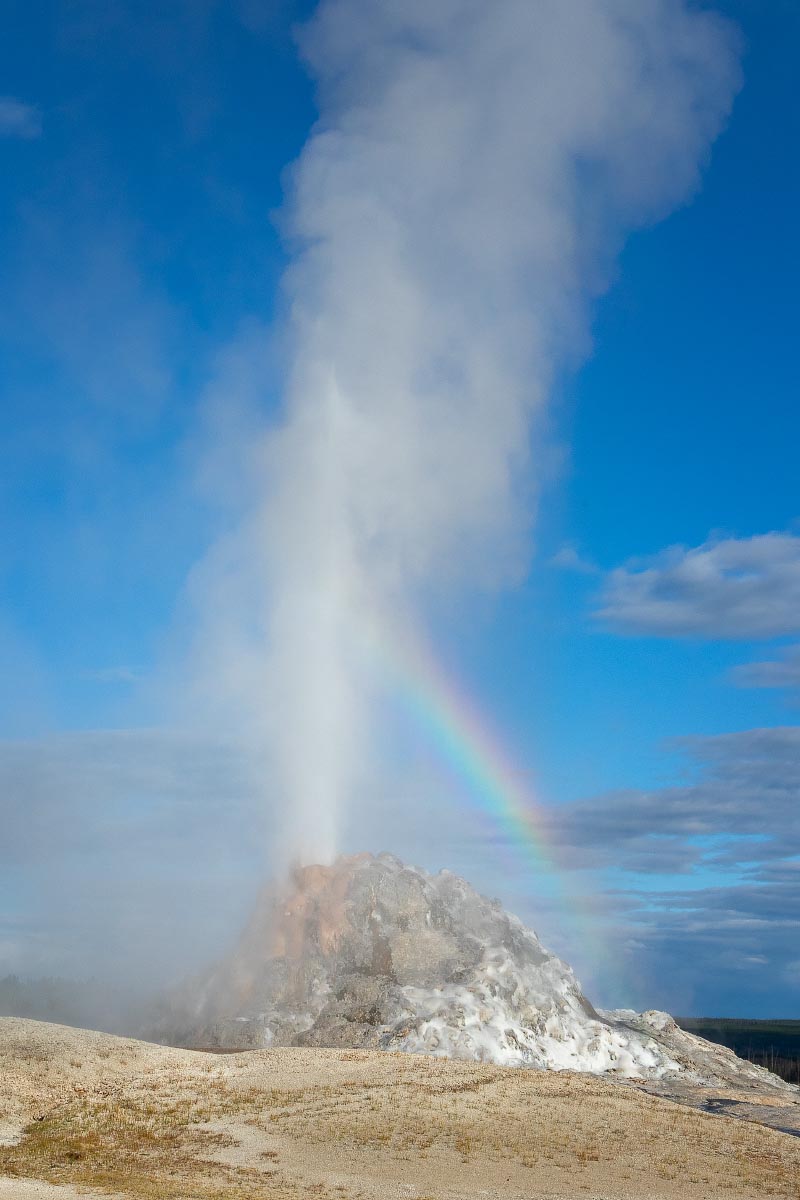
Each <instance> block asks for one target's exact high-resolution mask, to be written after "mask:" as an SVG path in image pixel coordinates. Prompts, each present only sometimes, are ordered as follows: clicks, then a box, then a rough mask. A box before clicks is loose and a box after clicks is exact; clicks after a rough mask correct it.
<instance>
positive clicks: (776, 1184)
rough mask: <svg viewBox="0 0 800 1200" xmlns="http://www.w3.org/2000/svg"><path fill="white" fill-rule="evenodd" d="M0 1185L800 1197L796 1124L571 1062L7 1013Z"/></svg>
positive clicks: (105, 1190) (272, 1195) (276, 1196)
mask: <svg viewBox="0 0 800 1200" xmlns="http://www.w3.org/2000/svg"><path fill="white" fill-rule="evenodd" d="M0 1142H4V1143H5V1144H2V1145H0V1200H73V1198H74V1197H77V1196H79V1195H86V1194H90V1189H91V1190H92V1191H93V1193H94V1194H97V1193H98V1192H99V1193H102V1194H113V1195H115V1196H125V1197H137V1198H145V1200H156V1198H158V1200H162V1198H163V1200H173V1198H174V1200H178V1198H180V1200H234V1198H236V1200H254V1198H255V1197H258V1198H259V1200H261V1198H263V1200H296V1198H299V1197H317V1198H321V1200H350V1198H356V1197H358V1198H362V1200H377V1198H379V1197H380V1198H383V1197H386V1198H387V1200H392V1198H394V1197H398V1198H399V1197H408V1198H416V1200H423V1198H425V1200H434V1198H436V1200H456V1198H458V1200H468V1198H472V1197H479V1196H480V1197H494V1196H498V1197H509V1198H510V1197H514V1198H522V1197H531V1198H533V1197H598V1198H599V1197H602V1198H603V1200H616V1198H617V1197H619V1198H622V1197H636V1198H641V1200H645V1198H647V1200H659V1198H663V1200H677V1198H679V1197H680V1200H694V1198H696V1200H714V1198H716V1197H725V1198H726V1200H728V1198H731V1200H733V1198H735V1197H748V1198H749V1197H761V1196H790V1197H799V1196H800V1139H795V1138H791V1137H787V1136H786V1135H784V1134H780V1133H776V1132H774V1131H772V1130H770V1129H765V1128H763V1127H761V1126H759V1125H754V1124H748V1123H746V1122H744V1121H736V1120H732V1119H730V1118H726V1117H716V1116H709V1115H706V1114H704V1113H700V1112H696V1111H693V1110H692V1109H690V1108H686V1107H683V1106H681V1105H677V1104H674V1103H671V1102H669V1101H667V1100H663V1099H660V1098H658V1097H654V1096H650V1095H647V1094H645V1093H643V1092H642V1091H640V1090H638V1089H635V1088H631V1087H624V1086H617V1085H615V1084H612V1083H608V1082H605V1081H603V1080H598V1079H595V1078H592V1077H588V1076H580V1075H572V1074H549V1073H544V1072H536V1071H524V1070H506V1069H502V1068H497V1067H488V1066H483V1065H480V1064H474V1063H460V1062H448V1061H445V1060H442V1059H433V1058H424V1057H418V1056H411V1055H393V1054H380V1053H364V1052H356V1051H341V1050H294V1049H293V1050H273V1051H269V1050H265V1051H254V1052H251V1053H246V1054H237V1055H228V1056H215V1055H206V1054H199V1053H192V1052H189V1051H179V1050H169V1049H164V1048H162V1047H159V1046H151V1045H148V1044H146V1043H143V1042H134V1041H129V1040H126V1039H120V1038H112V1037H108V1036H105V1035H103V1034H97V1033H88V1032H85V1031H79V1030H72V1029H66V1028H63V1027H61V1026H56V1025H45V1024H41V1023H38V1022H34V1021H17V1020H10V1019H9V1020H0Z"/></svg>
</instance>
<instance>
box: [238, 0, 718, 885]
mask: <svg viewBox="0 0 800 1200" xmlns="http://www.w3.org/2000/svg"><path fill="white" fill-rule="evenodd" d="M301 45H302V49H303V52H304V54H305V56H306V59H307V61H308V63H309V64H310V67H311V69H312V71H313V73H314V75H315V77H316V79H317V81H318V84H319V97H320V113H321V116H320V119H319V122H318V124H317V125H316V126H315V128H314V130H313V131H312V134H311V136H310V138H309V140H308V143H307V145H306V146H305V148H304V150H303V152H302V155H301V156H300V159H299V161H298V162H297V163H296V165H295V167H294V169H293V174H292V176H291V192H290V197H289V200H288V203H287V221H288V229H289V232H290V235H291V237H292V238H293V239H294V240H295V241H296V248H297V252H296V257H295V260H294V264H293V266H292V267H291V269H290V270H289V272H288V275H287V279H286V288H287V293H288V297H289V301H290V310H289V338H290V347H291V358H290V362H291V367H290V371H289V375H288V378H287V383H286V390H285V397H284V399H285V413H284V420H283V423H282V425H281V427H280V428H279V429H277V430H276V431H274V432H273V433H272V434H270V435H269V439H268V446H267V458H266V466H265V472H264V474H265V478H266V479H267V481H268V483H267V485H266V489H265V496H264V497H263V501H264V503H263V508H262V511H261V515H260V517H259V519H258V521H257V522H256V524H257V526H258V534H257V540H256V542H255V543H254V542H253V540H252V539H251V540H250V541H248V549H249V552H250V553H251V554H255V555H257V556H258V558H259V561H260V562H261V563H262V564H263V565H264V568H265V577H266V578H267V579H268V586H267V588H266V591H267V592H268V595H266V596H265V597H264V598H263V608H264V611H265V612H266V613H267V614H268V616H267V623H266V629H265V633H264V642H265V644H267V645H268V647H269V649H268V663H267V665H266V669H265V671H264V675H263V677H262V678H261V679H260V680H259V690H260V692H261V693H262V694H261V695H259V697H258V704H259V711H261V712H264V695H263V693H266V695H267V698H268V704H267V711H266V712H265V715H264V728H265V731H266V733H267V734H268V736H269V739H270V743H271V746H272V752H271V757H272V759H273V762H274V764H275V770H276V771H277V777H276V776H275V775H273V777H272V778H271V780H270V787H271V788H277V790H278V793H279V795H280V797H281V804H282V806H283V807H284V809H285V812H286V814H287V816H286V830H285V837H286V844H285V847H284V850H285V852H286V853H287V854H289V855H290V856H295V857H300V858H302V859H305V860H306V861H309V860H312V861H316V860H320V861H326V860H329V859H330V858H331V855H332V854H333V852H334V850H335V843H336V833H337V822H338V817H339V814H340V812H341V809H342V805H343V804H344V803H345V802H346V800H347V797H348V795H349V794H350V793H351V791H352V789H353V788H354V786H355V782H356V780H355V776H356V773H357V771H358V769H359V764H360V763H361V762H362V761H363V758H364V754H365V749H366V748H367V747H368V746H369V744H370V730H369V729H368V724H369V720H370V713H371V711H372V709H373V704H372V698H371V695H370V684H369V680H370V678H371V673H370V668H369V649H368V646H369V641H370V639H375V638H377V639H381V638H386V637H390V636H391V628H392V627H393V626H395V625H401V626H403V627H404V628H405V629H406V630H408V628H409V627H410V628H411V629H412V630H413V628H414V626H415V625H419V624H421V623H423V621H424V614H425V612H426V611H427V608H426V606H427V605H428V603H429V602H430V599H431V597H432V596H433V595H435V594H436V595H441V594H442V592H443V591H444V590H446V589H448V588H450V589H452V588H459V589H461V588H472V587H475V586H484V585H486V584H492V585H496V584H497V583H498V582H503V581H504V580H505V581H508V580H510V579H513V578H514V577H515V575H516V574H517V573H518V572H519V571H520V569H521V568H522V567H524V563H525V550H526V541H527V535H528V531H529V526H530V520H531V515H532V510H533V503H534V500H535V492H536V482H537V479H536V475H537V472H536V470H535V461H534V460H535V455H534V454H533V453H532V446H533V447H535V446H536V443H537V433H538V431H539V427H540V424H541V421H540V418H541V414H542V412H543V409H544V406H545V404H546V401H547V397H548V393H549V391H550V390H551V388H552V386H553V381H554V376H555V374H556V372H557V371H558V370H559V369H563V368H564V367H565V366H571V365H574V363H575V361H576V359H577V357H578V356H579V355H580V354H581V352H583V351H585V350H586V345H587V332H586V318H587V308H588V302H589V301H590V300H591V298H592V296H594V295H596V294H598V293H599V292H600V291H602V289H603V287H604V286H605V284H606V282H607V280H608V278H609V274H610V271H611V270H612V267H613V260H614V256H615V254H616V253H617V251H618V249H619V247H620V245H621V242H622V238H623V236H624V234H625V232H626V231H628V230H631V229H633V228H635V227H637V226H642V225H645V224H648V223H650V222H652V221H654V220H656V219H658V218H659V217H662V216H664V215H665V214H666V213H667V212H668V211H669V210H670V209H672V208H673V207H674V206H675V205H677V204H678V203H680V202H681V201H683V200H685V199H686V198H687V197H688V196H689V195H690V194H691V193H692V192H693V190H694V189H695V188H696V186H697V182H698V171H699V167H700V165H701V164H702V160H703V158H704V156H705V155H706V153H707V151H708V148H709V146H710V144H711V142H712V140H713V138H714V137H715V135H716V134H717V133H718V131H719V129H720V127H721V125H722V123H723V121H724V119H725V116H726V114H727V112H728V109H729V106H730V103H731V99H732V96H733V94H734V92H735V90H736V86H737V80H738V66H737V56H736V46H735V38H734V36H733V34H732V31H731V29H730V28H729V27H728V25H727V24H726V23H725V22H723V21H722V20H720V19H718V18H717V17H716V16H714V15H713V14H710V13H707V12H700V11H697V10H696V7H695V6H694V5H691V6H690V5H689V4H688V3H684V0H492V2H488V0H380V3H375V2H374V0H323V2H322V3H321V5H320V7H319V9H318V12H317V15H316V16H315V18H314V19H313V21H312V22H311V23H310V25H309V26H307V27H306V29H305V30H304V32H303V33H302V35H301ZM642 402H643V403H646V402H647V398H646V397H643V398H642ZM251 699H252V698H251Z"/></svg>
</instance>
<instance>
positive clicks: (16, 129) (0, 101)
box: [0, 96, 42, 140]
mask: <svg viewBox="0 0 800 1200" xmlns="http://www.w3.org/2000/svg"><path fill="white" fill-rule="evenodd" d="M41 132H42V118H41V114H40V113H39V110H38V108H34V106H33V105H31V104H23V102H22V101H21V100H15V99H14V98H13V96H0V137H12V138H13V137H16V138H23V139H25V140H30V139H32V138H37V137H39V135H40V134H41Z"/></svg>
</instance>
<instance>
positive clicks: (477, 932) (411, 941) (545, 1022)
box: [161, 854, 771, 1083]
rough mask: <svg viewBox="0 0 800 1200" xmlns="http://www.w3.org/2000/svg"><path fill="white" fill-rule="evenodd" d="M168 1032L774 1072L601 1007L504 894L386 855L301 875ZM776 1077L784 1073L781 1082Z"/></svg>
mask: <svg viewBox="0 0 800 1200" xmlns="http://www.w3.org/2000/svg"><path fill="white" fill-rule="evenodd" d="M174 1011H180V1012H181V1013H182V1016H181V1017H180V1018H175V1017H173V1018H171V1025H170V1028H169V1029H165V1028H162V1030H161V1033H162V1036H169V1038H170V1039H171V1040H177V1041H179V1042H182V1043H184V1044H189V1045H194V1046H202V1047H217V1048H220V1049H236V1048H255V1047H262V1046H281V1045H283V1046H288V1045H313V1046H341V1047H364V1048H377V1049H387V1050H406V1051H411V1052H419V1053H428V1054H437V1055H446V1056H449V1057H455V1058H470V1059H480V1060H483V1061H487V1062H495V1063H501V1064H506V1065H510V1066H531V1067H549V1068H555V1069H573V1070H584V1071H604V1072H605V1071H608V1072H615V1073H617V1074H622V1075H628V1076H639V1077H648V1078H659V1077H662V1076H664V1075H671V1074H687V1073H688V1076H689V1077H690V1078H693V1079H706V1080H717V1079H730V1078H733V1079H735V1080H739V1081H741V1080H742V1078H743V1077H744V1076H747V1077H748V1078H749V1077H750V1076H755V1075H758V1078H759V1080H760V1081H761V1082H762V1083H763V1082H764V1077H765V1075H766V1073H765V1072H762V1071H761V1070H760V1068H755V1067H751V1066H750V1064H745V1063H742V1062H740V1060H739V1059H736V1058H735V1056H734V1055H733V1054H732V1053H731V1052H730V1051H726V1050H723V1049H722V1048H720V1047H716V1046H711V1045H710V1044H709V1043H706V1042H703V1041H702V1040H701V1039H699V1038H694V1037H692V1036H691V1035H689V1034H684V1033H683V1032H682V1031H681V1030H679V1029H678V1028H677V1026H676V1025H675V1023H674V1022H673V1021H672V1019H671V1018H670V1017H669V1016H667V1014H665V1013H646V1014H644V1015H642V1016H637V1014H635V1013H632V1012H626V1013H599V1012H597V1011H596V1010H595V1009H594V1008H593V1007H592V1005H591V1004H590V1003H589V1001H588V1000H587V999H586V997H585V996H584V995H583V993H582V992H581V989H580V986H579V984H578V981H577V979H576V978H575V975H574V973H573V971H572V970H571V968H570V967H569V966H568V965H567V964H566V963H564V962H562V961H561V960H560V959H559V958H556V957H555V956H554V955H552V954H550V953H549V952H548V951H547V950H546V949H545V948H544V947H543V946H542V944H541V943H540V941H539V939H538V938H537V936H536V934H535V933H533V932H532V931H531V930H529V929H526V928H525V926H524V925H523V924H522V923H521V922H520V921H519V920H518V919H517V918H516V917H514V916H511V915H510V914H509V913H507V912H505V910H504V909H503V908H502V906H501V905H500V903H499V902H498V901H492V900H487V899H486V898H485V897H483V896H480V895H478V893H477V892H476V891H475V890H474V889H473V888H472V887H470V885H469V884H468V883H466V882H465V881H464V880H463V879H460V878H459V877H458V876H457V875H453V874H451V873H450V872H449V871H441V872H440V873H439V874H438V875H435V876H432V875H429V874H427V872H425V871H422V870H419V869H418V868H414V867H409V866H405V865H404V864H403V863H402V862H400V860H399V859H397V858H395V857H393V856H392V855H389V854H381V855H379V856H377V857H374V856H372V855H369V854H362V855H357V856H355V857H352V858H341V859H339V860H338V861H337V862H336V863H334V864H333V866H330V867H323V866H309V867H302V868H298V869H296V870H294V871H293V872H292V873H291V875H290V877H289V879H288V881H287V882H286V884H285V885H284V886H283V887H279V888H270V889H267V890H265V892H264V893H263V894H262V896H261V897H260V899H259V902H258V904H257V906H256V910H255V912H254V914H253V916H252V918H251V920H250V922H249V924H248V926H247V928H246V929H245V931H244V933H243V935H242V937H241V939H240V941H239V943H238V945H237V946H236V948H235V949H234V951H233V953H232V954H231V955H230V956H229V957H228V958H227V959H225V960H224V961H223V962H222V963H220V964H219V966H218V967H216V968H215V969H214V970H213V971H212V972H211V973H210V974H209V975H208V976H207V977H205V978H204V979H202V980H200V981H198V982H196V983H195V984H194V985H192V986H191V987H188V988H187V989H186V991H185V993H184V995H183V997H182V998H181V999H180V1001H179V1003H178V1005H177V1006H176V1008H175V1010H174ZM768 1078H769V1079H770V1081H771V1077H768Z"/></svg>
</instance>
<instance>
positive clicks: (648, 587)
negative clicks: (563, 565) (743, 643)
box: [596, 533, 800, 639]
mask: <svg viewBox="0 0 800 1200" xmlns="http://www.w3.org/2000/svg"><path fill="white" fill-rule="evenodd" d="M596 615H597V617H598V618H599V619H600V620H601V621H603V622H604V623H605V624H607V625H609V626H610V627H611V628H612V629H615V630H618V631H619V632H621V633H629V634H642V635H649V636H653V637H702V638H724V639H752V638H772V637H779V636H782V635H785V634H792V633H797V632H800V536H797V535H794V534H790V533H765V534H761V535H758V536H755V537H750V538H725V539H719V540H711V541H708V542H705V543H704V544H703V545H701V546H696V547H694V548H691V549H690V548H687V547H685V546H673V547H670V548H669V549H667V550H663V551H662V552H661V553H660V554H657V555H655V556H654V557H653V558H650V559H647V560H644V561H632V562H630V563H628V564H626V565H625V566H623V567H618V568H617V569H616V570H614V571H611V572H610V573H609V575H608V576H607V577H606V581H605V585H604V588H603V591H602V594H601V598H600V607H599V608H598V610H597V613H596Z"/></svg>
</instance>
